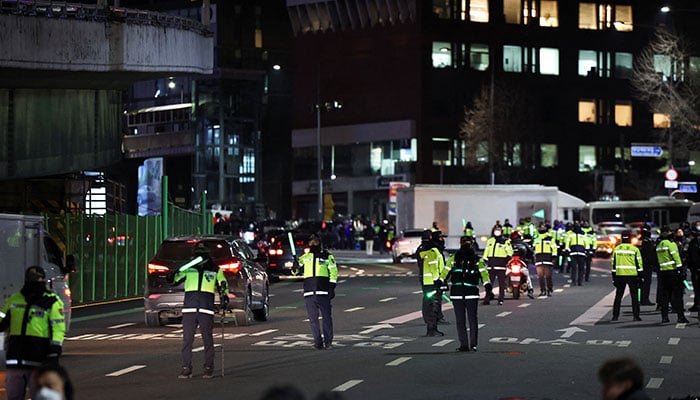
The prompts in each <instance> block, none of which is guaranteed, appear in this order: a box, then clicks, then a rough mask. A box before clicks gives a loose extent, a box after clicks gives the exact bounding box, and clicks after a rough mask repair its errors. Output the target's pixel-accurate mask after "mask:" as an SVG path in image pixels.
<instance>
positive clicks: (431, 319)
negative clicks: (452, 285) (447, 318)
mask: <svg viewBox="0 0 700 400" xmlns="http://www.w3.org/2000/svg"><path fill="white" fill-rule="evenodd" d="M426 233H427V234H428V235H429V236H428V237H429V239H428V240H427V241H426V240H425V238H426V236H425V234H426ZM441 236H442V232H440V231H434V232H424V236H423V237H422V239H423V242H422V243H421V245H420V246H419V247H418V250H417V254H418V257H419V261H418V264H419V272H420V278H421V288H422V290H423V301H422V307H421V309H422V312H423V320H424V321H425V324H426V327H427V332H426V336H444V333H442V332H440V331H439V330H438V329H437V324H438V320H439V319H440V312H441V310H440V308H441V301H440V300H441V299H440V297H441V295H440V293H441V289H442V288H443V287H444V282H443V281H442V279H441V276H442V274H443V270H444V269H445V259H444V258H443V256H442V251H441V249H440V243H439V242H438V240H437V238H439V237H441Z"/></svg>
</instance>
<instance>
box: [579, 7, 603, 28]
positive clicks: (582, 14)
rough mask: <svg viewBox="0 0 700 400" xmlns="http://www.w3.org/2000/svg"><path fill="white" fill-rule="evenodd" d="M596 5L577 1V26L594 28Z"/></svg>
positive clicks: (595, 24)
mask: <svg viewBox="0 0 700 400" xmlns="http://www.w3.org/2000/svg"><path fill="white" fill-rule="evenodd" d="M595 9H596V7H595V4H594V3H579V5H578V28H579V29H596V28H597V27H598V24H597V23H596V11H595Z"/></svg>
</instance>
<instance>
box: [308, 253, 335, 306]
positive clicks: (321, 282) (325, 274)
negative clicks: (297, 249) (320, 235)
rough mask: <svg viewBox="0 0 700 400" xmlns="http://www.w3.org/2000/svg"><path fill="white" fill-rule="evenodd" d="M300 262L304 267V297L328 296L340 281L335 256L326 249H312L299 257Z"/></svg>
mask: <svg viewBox="0 0 700 400" xmlns="http://www.w3.org/2000/svg"><path fill="white" fill-rule="evenodd" d="M299 264H300V265H301V267H302V268H303V269H304V297H306V296H314V295H319V296H328V294H329V292H330V290H331V285H335V284H336V283H337V282H338V265H337V264H336V263H335V257H333V255H332V254H330V253H328V252H327V251H326V250H318V251H315V252H314V251H310V252H308V253H305V254H303V255H302V256H301V257H299Z"/></svg>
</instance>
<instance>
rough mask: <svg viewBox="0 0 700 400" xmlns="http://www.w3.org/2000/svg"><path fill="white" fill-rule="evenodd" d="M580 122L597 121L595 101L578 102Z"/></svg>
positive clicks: (592, 122) (593, 122)
mask: <svg viewBox="0 0 700 400" xmlns="http://www.w3.org/2000/svg"><path fill="white" fill-rule="evenodd" d="M578 122H587V123H591V124H595V123H596V111H595V101H593V100H579V102H578Z"/></svg>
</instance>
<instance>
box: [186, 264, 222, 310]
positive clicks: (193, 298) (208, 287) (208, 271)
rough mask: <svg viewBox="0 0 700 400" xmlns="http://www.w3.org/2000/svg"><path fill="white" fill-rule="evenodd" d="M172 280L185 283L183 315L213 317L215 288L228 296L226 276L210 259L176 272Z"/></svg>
mask: <svg viewBox="0 0 700 400" xmlns="http://www.w3.org/2000/svg"><path fill="white" fill-rule="evenodd" d="M173 280H174V282H175V283H180V282H182V281H183V280H184V282H185V303H184V305H183V306H182V312H183V313H195V312H201V313H204V314H210V315H214V297H215V296H214V294H215V293H216V291H217V288H222V289H223V291H224V292H225V293H226V295H228V282H227V281H226V276H224V272H223V271H222V270H221V269H219V267H218V266H217V265H216V264H214V261H212V260H211V258H207V259H205V260H204V261H202V262H201V263H200V264H198V265H195V266H193V267H190V268H187V269H186V270H184V271H178V272H177V273H176V274H175V277H174V278H173Z"/></svg>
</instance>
